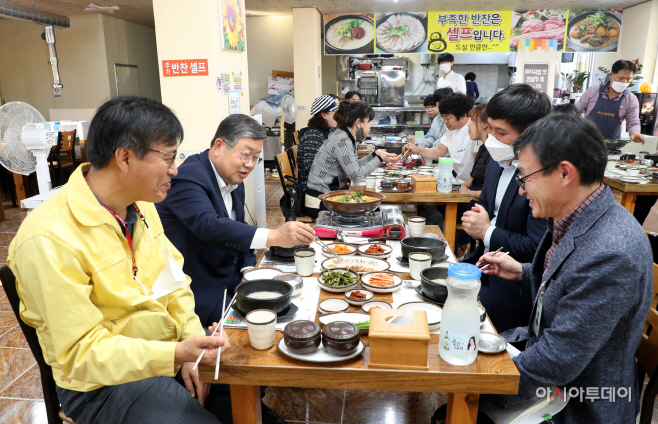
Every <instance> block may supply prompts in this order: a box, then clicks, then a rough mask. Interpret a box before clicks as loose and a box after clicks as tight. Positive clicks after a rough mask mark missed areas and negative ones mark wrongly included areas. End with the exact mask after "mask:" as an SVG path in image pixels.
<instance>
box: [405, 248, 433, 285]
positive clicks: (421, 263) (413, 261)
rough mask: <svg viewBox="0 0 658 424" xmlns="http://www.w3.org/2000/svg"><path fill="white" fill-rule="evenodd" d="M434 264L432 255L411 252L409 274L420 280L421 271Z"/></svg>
mask: <svg viewBox="0 0 658 424" xmlns="http://www.w3.org/2000/svg"><path fill="white" fill-rule="evenodd" d="M431 265H432V255H430V254H429V253H423V252H414V253H410V254H409V274H411V278H413V279H414V280H420V273H421V271H422V270H424V269H425V268H429V267H430V266H431Z"/></svg>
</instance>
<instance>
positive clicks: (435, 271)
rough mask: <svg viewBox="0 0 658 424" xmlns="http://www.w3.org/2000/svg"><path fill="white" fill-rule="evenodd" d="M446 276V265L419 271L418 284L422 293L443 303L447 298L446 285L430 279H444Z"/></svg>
mask: <svg viewBox="0 0 658 424" xmlns="http://www.w3.org/2000/svg"><path fill="white" fill-rule="evenodd" d="M447 278H448V268H447V267H433V268H425V269H424V270H422V271H421V272H420V286H421V287H422V289H423V294H424V295H425V296H427V297H430V298H432V299H434V300H436V301H437V302H438V303H445V302H446V299H447V298H448V285H447V284H445V285H443V284H438V283H435V282H434V281H432V280H438V279H443V280H446V279H447Z"/></svg>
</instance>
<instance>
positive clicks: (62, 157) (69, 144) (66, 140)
mask: <svg viewBox="0 0 658 424" xmlns="http://www.w3.org/2000/svg"><path fill="white" fill-rule="evenodd" d="M75 131H76V130H73V131H60V132H59V133H58V136H57V146H55V147H54V148H53V151H52V154H51V161H50V164H51V166H52V167H53V169H55V167H57V174H58V180H57V185H63V184H65V183H66V181H67V180H68V177H67V178H66V179H65V178H64V173H63V172H62V170H63V169H70V170H71V171H70V172H69V175H70V174H71V172H73V170H74V169H75V167H76V166H77V162H76V160H75V149H74V144H75Z"/></svg>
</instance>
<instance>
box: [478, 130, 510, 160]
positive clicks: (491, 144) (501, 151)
mask: <svg viewBox="0 0 658 424" xmlns="http://www.w3.org/2000/svg"><path fill="white" fill-rule="evenodd" d="M484 145H485V147H486V148H487V151H489V154H490V155H491V159H493V160H495V161H496V162H500V161H503V160H510V159H512V158H513V157H514V148H513V147H512V146H508V145H507V144H505V143H503V142H501V141H499V140H498V139H496V137H494V136H492V135H489V137H487V140H486V141H485V142H484Z"/></svg>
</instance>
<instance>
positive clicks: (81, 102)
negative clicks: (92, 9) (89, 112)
mask: <svg viewBox="0 0 658 424" xmlns="http://www.w3.org/2000/svg"><path fill="white" fill-rule="evenodd" d="M69 18H70V19H71V27H70V28H69V29H67V30H62V29H58V28H56V29H55V39H56V41H57V43H56V47H57V56H58V59H59V71H60V77H61V81H62V84H64V88H63V89H62V96H61V97H59V98H55V97H53V92H52V76H51V70H50V65H48V48H47V46H46V42H45V41H43V40H42V39H41V33H42V32H43V27H42V26H41V25H37V24H33V23H30V22H22V21H15V20H10V19H0V40H2V41H3V42H2V43H0V58H2V60H0V93H1V94H2V99H3V100H4V101H5V102H11V101H22V102H26V103H29V104H31V105H32V106H34V107H35V108H37V110H38V111H39V112H41V114H42V115H43V116H44V117H45V118H46V119H47V120H49V119H50V113H49V110H50V109H96V108H97V107H98V106H100V105H101V104H102V103H103V102H104V101H106V100H107V99H109V98H110V97H111V96H114V95H116V84H115V82H114V63H115V62H118V63H128V64H136V65H138V67H139V75H140V86H141V92H142V95H144V96H148V97H151V98H153V99H156V100H160V82H159V78H158V70H157V55H156V44H155V30H154V29H153V28H149V27H145V26H142V25H137V24H133V23H129V22H126V21H122V20H120V19H115V18H111V17H107V16H103V15H74V16H69Z"/></svg>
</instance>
